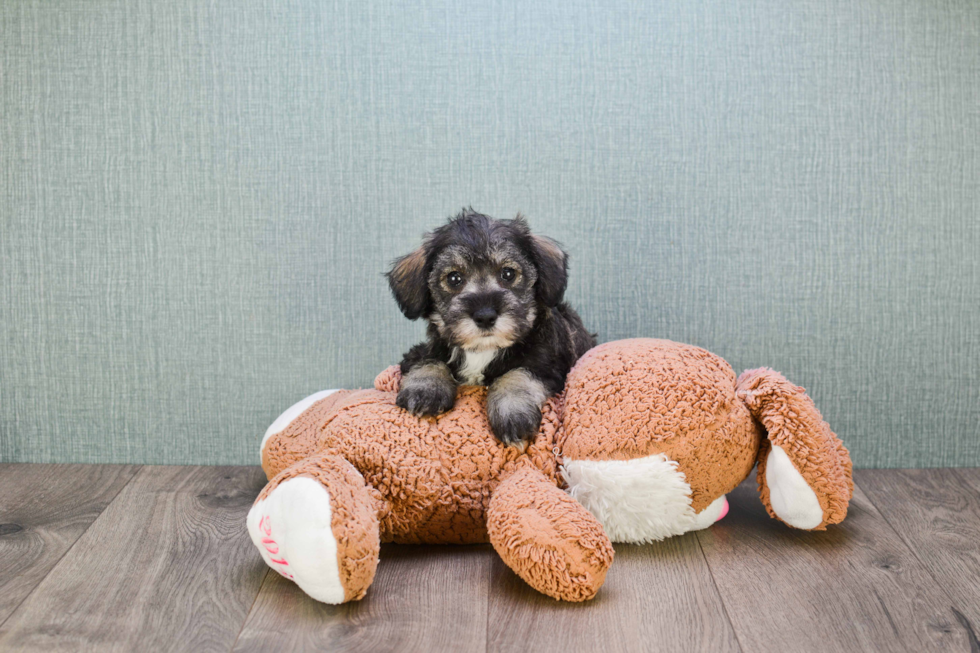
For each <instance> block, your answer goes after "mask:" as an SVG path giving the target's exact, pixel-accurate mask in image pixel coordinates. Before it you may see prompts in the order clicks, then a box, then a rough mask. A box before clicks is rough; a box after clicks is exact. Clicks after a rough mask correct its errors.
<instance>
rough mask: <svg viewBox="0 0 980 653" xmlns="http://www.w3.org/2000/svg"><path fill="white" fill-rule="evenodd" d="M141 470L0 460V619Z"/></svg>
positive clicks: (31, 588) (126, 466) (124, 466)
mask: <svg viewBox="0 0 980 653" xmlns="http://www.w3.org/2000/svg"><path fill="white" fill-rule="evenodd" d="M138 470H139V467H138V466H134V465H0V624H2V623H3V622H4V621H6V619H7V617H9V616H10V614H11V613H12V612H13V611H14V610H15V609H16V608H17V606H18V605H20V603H21V601H23V600H24V598H26V597H27V595H28V594H30V593H31V591H32V590H33V589H34V588H35V587H36V586H37V585H38V583H40V582H41V581H42V580H43V579H44V577H45V576H46V575H47V573H48V572H49V571H51V568H52V567H54V566H55V564H56V563H57V562H58V560H60V559H61V557H62V556H63V555H64V554H65V552H66V551H68V549H69V548H71V546H72V544H74V543H75V541H76V540H77V539H78V538H79V537H80V536H81V534H82V533H84V532H85V529H86V528H88V527H89V525H91V523H92V522H93V521H95V519H96V517H98V516H99V514H100V513H101V512H102V511H103V510H104V509H105V507H106V506H107V505H109V502H111V501H112V500H113V499H114V498H115V496H116V495H117V494H118V493H119V491H120V490H121V489H122V488H123V486H125V485H126V483H128V482H129V481H130V479H131V478H132V477H133V475H134V474H136V472H137V471H138Z"/></svg>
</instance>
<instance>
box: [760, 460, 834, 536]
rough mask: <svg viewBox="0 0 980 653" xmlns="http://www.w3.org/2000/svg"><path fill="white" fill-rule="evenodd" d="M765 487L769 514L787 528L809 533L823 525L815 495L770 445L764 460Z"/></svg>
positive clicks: (789, 461) (788, 462)
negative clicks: (773, 515)
mask: <svg viewBox="0 0 980 653" xmlns="http://www.w3.org/2000/svg"><path fill="white" fill-rule="evenodd" d="M766 485H768V486H769V505H770V506H772V511H773V512H774V513H776V515H778V516H779V518H780V519H782V520H783V521H784V522H786V523H787V524H789V525H790V526H793V527H794V528H802V529H804V530H809V529H812V528H816V527H817V526H819V525H820V522H822V521H823V508H821V507H820V501H819V500H818V499H817V495H816V494H814V492H813V490H812V489H811V488H810V485H809V484H808V483H807V482H806V479H804V478H803V476H802V475H801V474H800V473H799V472H798V471H797V470H796V467H795V466H794V465H793V461H792V460H790V459H789V456H787V455H786V452H785V451H783V449H782V447H777V446H776V445H773V447H772V451H770V452H769V456H768V457H767V458H766Z"/></svg>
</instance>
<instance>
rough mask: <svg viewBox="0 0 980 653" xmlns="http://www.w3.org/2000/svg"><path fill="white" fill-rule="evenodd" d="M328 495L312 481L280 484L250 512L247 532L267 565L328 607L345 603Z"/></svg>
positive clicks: (293, 480) (292, 479)
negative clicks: (328, 604)
mask: <svg viewBox="0 0 980 653" xmlns="http://www.w3.org/2000/svg"><path fill="white" fill-rule="evenodd" d="M332 516H333V515H332V512H331V510H330V494H329V492H327V490H326V488H324V487H323V486H322V485H320V484H319V483H318V482H316V481H315V480H313V479H312V478H309V477H305V476H300V477H297V478H291V479H289V480H288V481H285V482H284V483H281V484H280V485H279V486H278V487H277V488H276V489H275V490H273V491H272V492H271V493H270V494H269V496H268V497H266V498H265V499H264V500H262V501H259V502H258V503H256V504H255V505H254V506H253V507H252V510H251V511H249V513H248V533H249V535H250V536H251V537H252V542H253V543H254V544H255V546H256V548H258V550H259V552H260V553H261V554H262V558H263V559H264V560H265V562H266V564H267V565H269V566H270V567H271V568H272V569H273V570H275V571H277V572H278V573H279V574H281V575H282V576H285V577H286V578H289V579H291V580H293V581H295V582H296V584H297V585H299V586H300V587H301V588H302V589H303V591H304V592H306V593H307V594H309V595H310V596H312V597H313V598H315V599H316V600H318V601H323V602H324V603H343V602H344V594H345V592H344V586H343V583H342V582H341V580H340V567H339V565H338V563H337V538H336V537H335V536H334V534H333V528H332V525H331V523H330V522H331V518H332Z"/></svg>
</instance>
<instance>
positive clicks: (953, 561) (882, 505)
mask: <svg viewBox="0 0 980 653" xmlns="http://www.w3.org/2000/svg"><path fill="white" fill-rule="evenodd" d="M855 479H856V480H857V482H858V484H859V485H860V486H861V489H862V490H864V492H865V493H866V494H867V495H868V498H869V499H871V501H872V502H874V504H875V507H877V508H878V511H879V512H880V513H881V514H882V516H883V517H884V518H885V520H886V521H888V523H889V524H891V525H892V527H893V528H894V529H895V532H897V533H898V535H899V537H901V538H902V540H903V541H904V542H905V543H906V544H907V545H908V546H909V548H911V549H912V550H913V551H914V552H915V554H916V557H918V559H919V560H920V561H921V563H922V564H923V565H924V566H925V567H926V568H927V569H928V570H929V572H930V573H931V574H932V576H933V578H935V579H936V580H937V581H938V582H939V583H940V584H941V585H942V586H943V587H944V588H945V590H946V593H947V594H949V595H950V597H952V599H953V601H954V607H955V609H956V610H957V611H958V612H959V616H958V617H957V618H958V620H959V621H960V623H961V624H962V625H963V626H964V627H965V628H966V629H967V630H968V631H969V633H970V637H971V645H972V646H973V647H974V648H973V650H975V651H978V652H980V642H978V641H977V632H978V630H977V629H978V627H980V470H977V469H964V470H952V469H903V470H897V469H867V470H859V471H857V472H855Z"/></svg>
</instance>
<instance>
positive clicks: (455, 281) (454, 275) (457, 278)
mask: <svg viewBox="0 0 980 653" xmlns="http://www.w3.org/2000/svg"><path fill="white" fill-rule="evenodd" d="M446 282H447V283H448V284H449V287H450V288H459V287H460V286H461V285H463V275H461V274H460V273H459V272H456V270H453V271H452V272H450V273H449V274H447V275H446Z"/></svg>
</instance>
